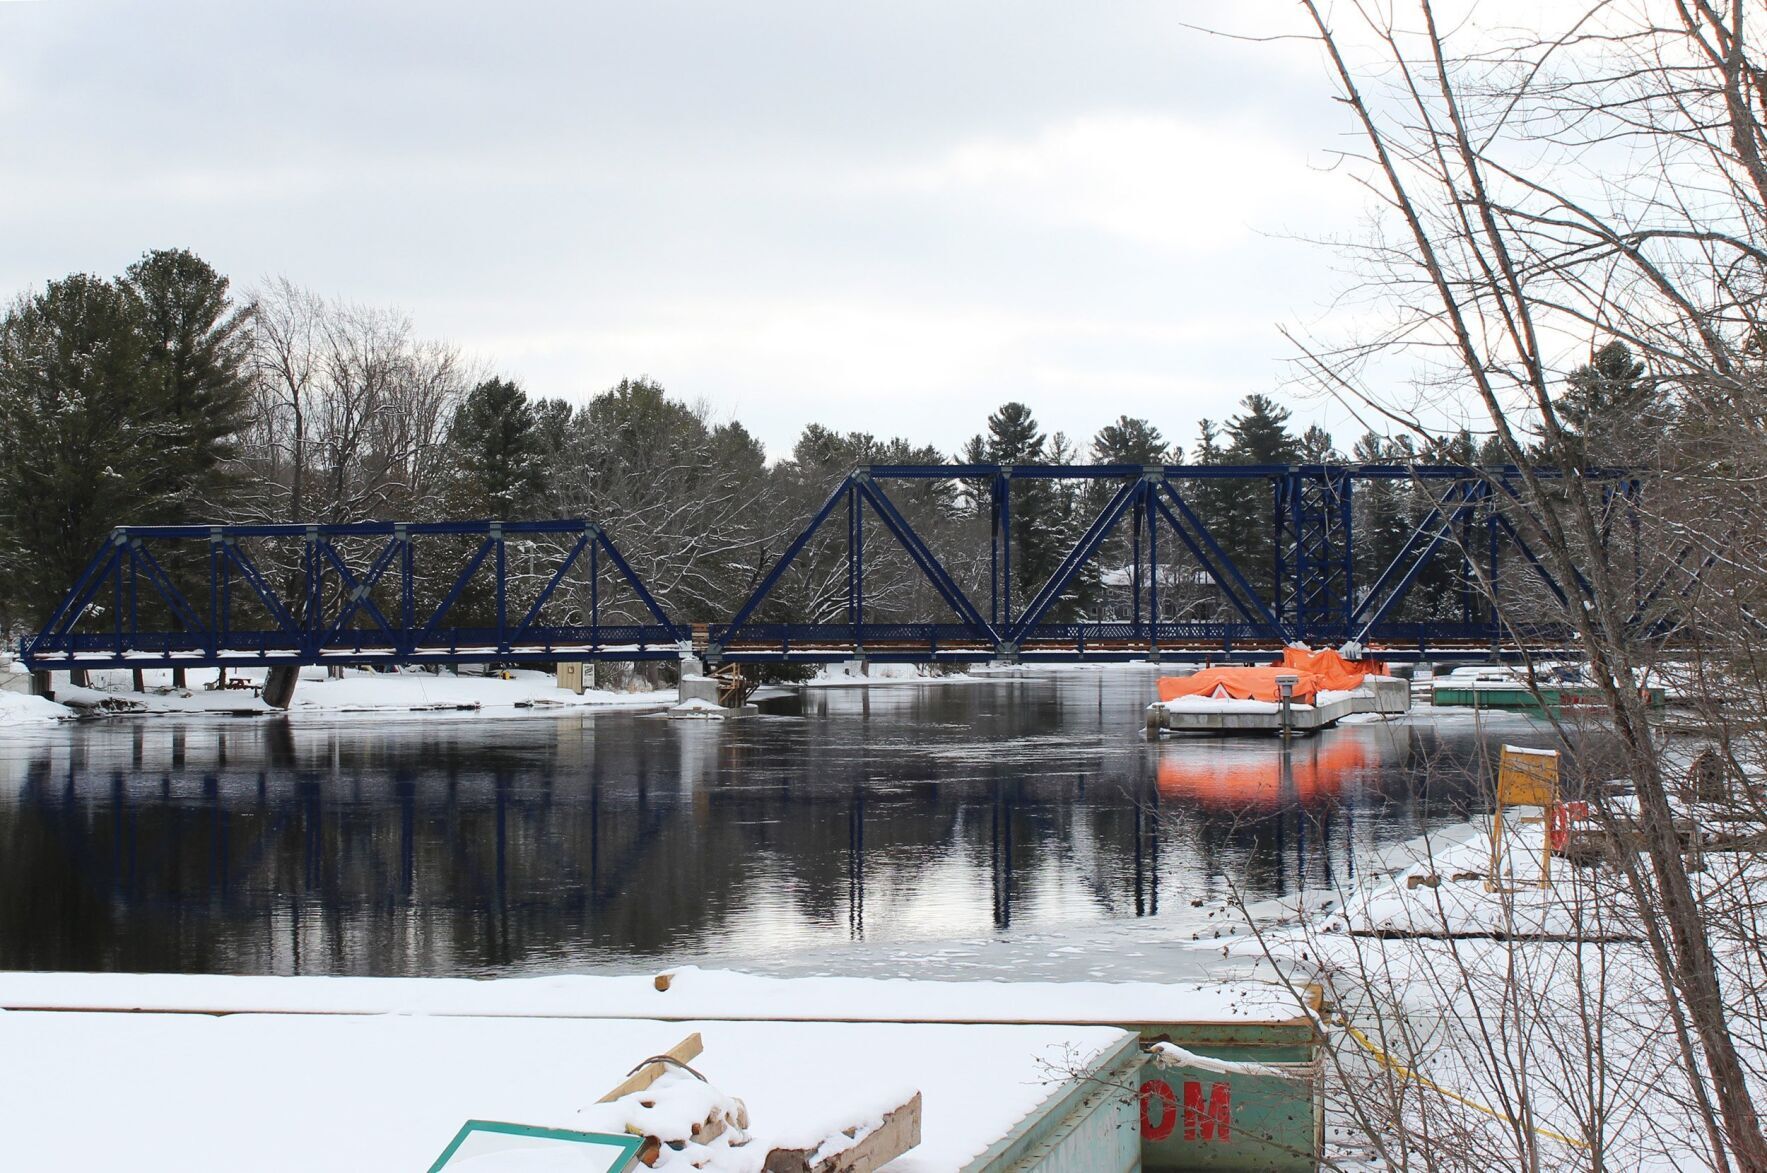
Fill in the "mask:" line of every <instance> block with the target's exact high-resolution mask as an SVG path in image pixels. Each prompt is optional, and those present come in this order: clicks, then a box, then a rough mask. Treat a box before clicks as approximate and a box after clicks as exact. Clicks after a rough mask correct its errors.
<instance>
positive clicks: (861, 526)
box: [853, 470, 871, 648]
mask: <svg viewBox="0 0 1767 1173" xmlns="http://www.w3.org/2000/svg"><path fill="white" fill-rule="evenodd" d="M865 475H866V476H870V475H871V472H870V470H866V474H865ZM864 627H865V501H864V499H863V498H862V497H861V496H860V495H859V488H858V486H857V485H855V486H854V487H853V646H854V647H855V648H860V647H861V643H860V632H861V631H862V630H863V629H864Z"/></svg>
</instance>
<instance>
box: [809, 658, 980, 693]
mask: <svg viewBox="0 0 1767 1173" xmlns="http://www.w3.org/2000/svg"><path fill="white" fill-rule="evenodd" d="M970 679H971V677H969V676H967V675H965V674H963V673H944V672H940V671H938V669H937V668H935V667H934V666H933V665H930V664H876V663H871V662H869V661H864V660H844V661H842V662H841V663H838V664H824V665H823V666H822V667H821V668H818V669H817V670H816V675H814V676H812V677H810V679H808V680H806V681H805V682H804V687H805V688H855V687H866V686H870V685H878V684H959V683H963V682H965V681H968V680H970Z"/></svg>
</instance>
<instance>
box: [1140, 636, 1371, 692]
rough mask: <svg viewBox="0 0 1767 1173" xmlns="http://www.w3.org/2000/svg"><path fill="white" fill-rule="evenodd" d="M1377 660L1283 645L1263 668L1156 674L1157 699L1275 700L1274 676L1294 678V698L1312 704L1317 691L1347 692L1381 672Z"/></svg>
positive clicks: (1209, 669) (1206, 669)
mask: <svg viewBox="0 0 1767 1173" xmlns="http://www.w3.org/2000/svg"><path fill="white" fill-rule="evenodd" d="M1385 670H1386V665H1385V664H1382V663H1380V662H1379V661H1377V660H1346V659H1344V658H1343V657H1342V656H1340V655H1338V654H1337V653H1336V652H1334V651H1332V650H1331V649H1330V648H1322V649H1320V650H1319V651H1317V652H1315V651H1310V650H1308V649H1307V648H1284V649H1283V652H1282V662H1281V663H1280V664H1276V665H1272V666H1269V667H1264V668H1204V669H1203V670H1202V671H1201V672H1196V673H1193V674H1191V675H1189V676H1162V677H1160V700H1162V701H1170V700H1176V699H1177V698H1179V697H1181V696H1224V697H1230V698H1232V699H1233V700H1239V701H1279V700H1281V699H1282V693H1281V692H1280V691H1279V690H1278V689H1277V687H1276V678H1277V677H1278V676H1293V677H1294V678H1295V691H1294V699H1295V700H1297V701H1299V702H1300V703H1302V704H1308V705H1310V704H1312V703H1313V697H1314V695H1315V694H1316V693H1320V692H1348V691H1349V690H1350V689H1352V688H1357V687H1359V686H1360V685H1361V684H1362V678H1363V677H1364V676H1368V675H1370V674H1374V675H1382V674H1384V673H1385Z"/></svg>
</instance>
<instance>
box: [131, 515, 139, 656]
mask: <svg viewBox="0 0 1767 1173" xmlns="http://www.w3.org/2000/svg"><path fill="white" fill-rule="evenodd" d="M140 545H141V539H140V538H136V539H135V540H133V541H131V542H130V543H129V647H130V649H131V650H133V649H134V647H135V645H136V642H137V641H138V639H139V637H140V635H141V557H140V555H138V554H137V553H136V552H135V551H136V550H137V549H138V548H139V547H140Z"/></svg>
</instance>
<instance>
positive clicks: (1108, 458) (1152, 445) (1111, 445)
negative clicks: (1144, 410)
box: [1092, 415, 1178, 465]
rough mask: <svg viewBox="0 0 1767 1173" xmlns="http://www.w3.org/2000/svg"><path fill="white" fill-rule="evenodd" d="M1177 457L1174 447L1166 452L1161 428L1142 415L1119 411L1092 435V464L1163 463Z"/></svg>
mask: <svg viewBox="0 0 1767 1173" xmlns="http://www.w3.org/2000/svg"><path fill="white" fill-rule="evenodd" d="M1177 459H1178V453H1177V452H1176V451H1174V452H1172V453H1168V452H1167V450H1166V439H1165V437H1164V436H1162V435H1160V430H1159V429H1158V428H1156V427H1154V426H1153V425H1152V424H1150V423H1148V422H1147V421H1146V420H1144V419H1135V418H1133V417H1131V416H1126V415H1120V416H1118V417H1117V422H1116V423H1114V424H1106V425H1105V426H1104V427H1102V428H1100V429H1098V434H1097V435H1095V436H1093V437H1092V462H1093V463H1094V464H1144V465H1145V464H1165V463H1166V462H1167V461H1168V460H1170V461H1173V462H1176V461H1177Z"/></svg>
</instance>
